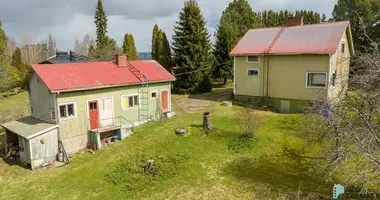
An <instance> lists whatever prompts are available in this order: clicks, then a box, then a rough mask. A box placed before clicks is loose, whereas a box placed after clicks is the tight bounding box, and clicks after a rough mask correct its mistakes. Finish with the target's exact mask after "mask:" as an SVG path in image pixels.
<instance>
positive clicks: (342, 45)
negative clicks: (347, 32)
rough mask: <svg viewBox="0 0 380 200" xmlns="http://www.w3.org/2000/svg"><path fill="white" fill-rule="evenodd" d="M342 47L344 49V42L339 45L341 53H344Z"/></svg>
mask: <svg viewBox="0 0 380 200" xmlns="http://www.w3.org/2000/svg"><path fill="white" fill-rule="evenodd" d="M344 47H345V44H344V42H342V44H341V45H340V50H341V52H342V53H344Z"/></svg>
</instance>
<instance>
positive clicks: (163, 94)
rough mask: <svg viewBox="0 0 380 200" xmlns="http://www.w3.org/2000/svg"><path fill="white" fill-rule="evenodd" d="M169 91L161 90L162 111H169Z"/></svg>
mask: <svg viewBox="0 0 380 200" xmlns="http://www.w3.org/2000/svg"><path fill="white" fill-rule="evenodd" d="M168 103H169V102H168V91H167V90H164V91H161V109H162V112H168Z"/></svg>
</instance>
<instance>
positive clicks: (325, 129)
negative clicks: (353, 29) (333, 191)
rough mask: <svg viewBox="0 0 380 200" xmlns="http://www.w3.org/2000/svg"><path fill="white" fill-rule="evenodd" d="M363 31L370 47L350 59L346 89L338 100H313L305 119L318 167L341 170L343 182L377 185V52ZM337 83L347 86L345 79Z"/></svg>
mask: <svg viewBox="0 0 380 200" xmlns="http://www.w3.org/2000/svg"><path fill="white" fill-rule="evenodd" d="M363 35H364V37H366V38H367V39H368V40H369V41H370V43H371V48H369V49H368V51H367V52H365V53H360V54H358V55H356V56H355V57H354V58H353V60H352V61H353V62H352V63H353V66H352V67H351V70H353V71H354V72H355V73H354V74H352V76H351V77H350V91H349V92H345V90H343V91H342V93H341V94H340V95H339V97H338V100H335V99H330V100H326V101H323V102H318V103H314V104H313V105H312V106H311V108H310V112H309V113H308V114H307V120H306V121H307V123H306V125H307V130H308V131H307V132H309V133H310V136H311V137H312V141H313V142H319V143H320V145H321V154H322V155H321V156H322V157H323V158H325V159H324V160H322V162H321V163H319V164H321V165H322V166H323V167H322V168H320V169H323V170H326V169H329V170H330V171H329V172H330V175H335V174H336V173H335V172H343V173H344V174H345V175H347V176H346V177H347V179H346V183H348V184H352V185H355V186H357V187H368V186H376V185H377V186H378V185H380V52H379V44H377V43H375V42H374V41H372V40H371V39H370V38H369V37H368V36H367V34H366V32H365V30H364V33H363ZM336 80H337V81H338V80H339V78H338V77H337V79H336ZM341 84H345V87H348V83H347V81H342V83H341ZM321 165H318V167H321ZM374 188H376V187H374Z"/></svg>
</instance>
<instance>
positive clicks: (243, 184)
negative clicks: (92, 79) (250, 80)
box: [0, 94, 332, 200]
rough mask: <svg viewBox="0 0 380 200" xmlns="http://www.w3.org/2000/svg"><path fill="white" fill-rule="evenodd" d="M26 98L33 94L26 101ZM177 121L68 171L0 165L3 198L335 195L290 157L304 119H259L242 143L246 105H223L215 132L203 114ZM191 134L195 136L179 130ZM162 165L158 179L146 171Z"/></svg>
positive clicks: (77, 160)
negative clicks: (240, 114)
mask: <svg viewBox="0 0 380 200" xmlns="http://www.w3.org/2000/svg"><path fill="white" fill-rule="evenodd" d="M21 95H25V94H21ZM183 98H185V97H184V96H173V108H174V110H175V111H176V112H177V116H176V117H174V118H171V119H164V120H162V121H158V122H153V123H149V124H146V125H144V126H141V127H139V128H137V129H136V130H135V133H134V134H133V135H132V136H131V137H129V138H127V139H125V140H123V141H121V142H119V143H117V144H114V145H113V146H111V147H109V148H107V149H103V150H101V151H99V152H96V153H95V154H90V153H87V152H82V153H79V154H76V155H75V156H74V157H73V158H71V161H72V163H71V164H70V165H66V166H63V167H60V168H54V167H52V168H47V169H41V170H38V171H35V172H32V171H30V170H28V169H24V168H22V167H20V166H18V165H13V166H10V165H8V164H6V163H4V162H3V161H2V162H1V163H0V176H1V177H2V181H0V198H2V199H70V200H71V199H283V198H285V197H287V198H288V199H294V198H293V197H289V194H290V193H296V192H297V191H300V192H302V193H317V194H322V195H328V196H330V195H331V194H330V193H331V192H330V191H331V189H332V186H331V184H325V178H323V174H315V173H313V174H311V173H309V172H308V171H307V169H306V168H307V164H308V163H304V161H299V160H297V159H291V158H290V157H286V156H283V149H284V147H289V146H290V147H292V148H294V149H297V148H301V147H302V146H303V145H304V143H303V140H302V138H299V137H298V136H297V135H300V134H297V130H298V128H299V127H300V123H301V122H300V121H301V120H300V119H301V116H300V115H281V114H274V113H269V112H258V115H260V116H261V126H260V127H261V128H260V130H259V131H258V133H257V134H258V136H257V140H254V141H252V142H246V140H242V139H241V138H242V137H241V136H242V134H243V131H242V130H241V129H240V128H239V126H237V123H236V120H235V114H236V112H237V111H239V110H240V109H241V108H240V107H238V106H233V107H230V108H228V107H222V106H220V104H219V103H218V102H215V103H213V104H212V106H210V107H209V108H207V109H208V110H210V111H212V115H211V116H212V125H213V128H214V130H213V131H212V132H211V133H208V134H207V133H206V132H204V131H203V130H202V128H201V123H202V113H201V111H200V112H199V113H198V114H188V113H186V112H184V110H181V108H180V107H178V106H177V105H176V103H175V102H176V100H178V99H183ZM181 127H183V128H188V129H189V130H190V133H189V135H187V136H177V135H175V134H174V132H173V130H174V129H176V128H181ZM148 159H153V160H155V164H154V166H155V167H154V173H153V174H149V175H146V174H144V173H143V171H142V169H141V167H142V166H143V164H144V163H145V162H146V161H147V160H148Z"/></svg>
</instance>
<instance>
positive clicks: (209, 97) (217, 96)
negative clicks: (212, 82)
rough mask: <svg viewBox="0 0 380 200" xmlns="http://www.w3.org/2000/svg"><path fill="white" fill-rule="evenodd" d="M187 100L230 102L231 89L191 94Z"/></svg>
mask: <svg viewBox="0 0 380 200" xmlns="http://www.w3.org/2000/svg"><path fill="white" fill-rule="evenodd" d="M189 99H198V100H206V101H218V102H222V101H230V100H232V88H226V89H221V90H216V91H213V92H209V93H203V94H191V95H190V96H189Z"/></svg>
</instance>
